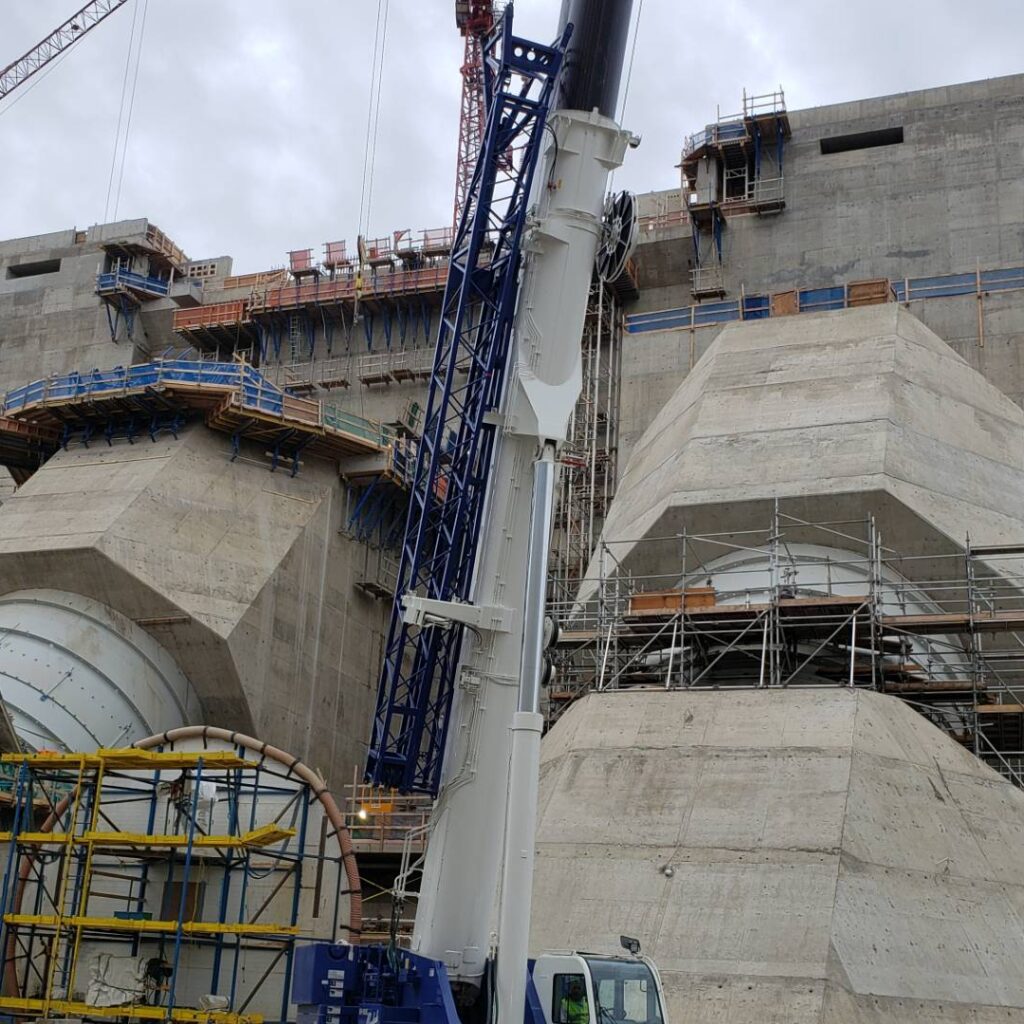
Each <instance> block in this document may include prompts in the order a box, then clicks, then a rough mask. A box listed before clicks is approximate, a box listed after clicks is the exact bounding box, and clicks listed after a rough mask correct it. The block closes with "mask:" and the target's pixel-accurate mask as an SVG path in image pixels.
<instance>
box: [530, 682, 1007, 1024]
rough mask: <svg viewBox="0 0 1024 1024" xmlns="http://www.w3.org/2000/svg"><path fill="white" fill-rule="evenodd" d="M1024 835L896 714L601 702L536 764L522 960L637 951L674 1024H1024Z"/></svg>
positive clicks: (633, 697)
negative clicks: (630, 945) (532, 916)
mask: <svg viewBox="0 0 1024 1024" xmlns="http://www.w3.org/2000/svg"><path fill="white" fill-rule="evenodd" d="M1022 828H1024V797H1022V794H1021V793H1020V791H1019V789H1017V788H1016V787H1014V786H1013V785H1012V784H1011V783H1010V782H1008V781H1006V780H1005V779H1001V778H1000V777H999V776H997V775H996V774H995V773H994V772H992V771H991V770H990V769H989V768H987V767H985V766H984V765H982V764H980V763H979V761H978V759H977V758H975V757H974V756H973V755H972V754H970V753H968V752H967V751H965V750H964V749H963V748H962V747H961V746H959V745H958V744H956V743H954V742H953V741H952V740H950V739H948V738H947V737H945V736H943V735H941V734H940V733H939V731H938V730H937V729H935V728H934V726H932V725H930V724H929V723H927V722H926V721H924V720H923V719H922V718H921V716H920V715H917V714H915V712H914V711H912V710H911V709H910V708H909V707H907V706H906V705H905V704H903V703H902V702H900V701H898V700H896V699H894V698H891V697H885V696H882V695H880V694H876V693H872V692H867V691H862V690H850V689H832V690H827V691H823V690H820V689H816V690H785V691H779V690H776V691H772V692H769V693H761V692H755V691H745V692H717V693H711V692H701V693H693V692H691V693H664V692H662V693H636V692H632V693H630V692H622V691H620V692H616V693H610V694H607V695H591V696H588V697H586V698H584V699H583V700H582V701H581V702H580V703H579V704H577V705H576V706H575V707H573V708H572V710H571V711H569V712H568V713H567V714H566V715H565V717H564V718H563V719H562V720H561V721H560V722H559V723H558V725H557V726H556V727H555V728H554V729H553V730H552V732H551V733H550V735H549V736H548V739H547V743H546V745H545V748H544V764H543V794H542V803H541V811H540V832H539V836H538V844H539V847H538V853H539V860H538V878H537V886H536V897H537V899H538V901H539V903H540V905H541V906H542V907H545V908H548V909H547V910H546V911H545V912H544V913H542V914H541V915H540V916H539V918H538V920H537V921H536V923H535V926H534V931H533V937H534V942H535V944H536V946H537V948H541V947H544V948H559V947H562V946H564V945H565V944H566V942H567V941H568V937H569V936H573V937H574V941H577V942H582V943H584V944H585V945H586V947H587V948H604V947H606V946H607V945H608V942H609V939H610V938H611V937H612V936H617V935H618V934H619V933H620V932H625V933H627V934H635V935H644V936H646V937H647V939H646V941H647V949H648V952H649V953H650V954H651V956H652V957H654V959H655V960H656V961H657V962H658V964H659V967H660V970H661V972H662V977H663V979H664V981H665V985H666V990H667V993H668V998H669V1006H668V1015H669V1019H670V1020H672V1021H678V1022H686V1024H689V1022H691V1021H702V1022H704V1021H707V1022H711V1021H728V1022H730V1024H756V1022H761V1024H783V1022H786V1024H803V1022H805V1021H806V1022H808V1024H809V1022H812V1021H813V1022H819V1021H835V1022H840V1021H841V1022H844V1024H845V1022H854V1021H856V1022H858V1024H859V1022H867V1021H870V1022H872V1024H882V1022H889V1021H891V1022H893V1024H897V1022H898V1024H925V1022H928V1024H934V1022H943V1024H953V1022H956V1024H961V1022H964V1024H966V1022H968V1021H971V1022H974V1021H977V1022H982V1021H983V1022H985V1024H990V1022H992V1024H994V1022H995V1021H1007V1020H1012V1021H1019V1020H1024V986H1022V984H1021V978H1020V972H1019V971H1018V970H1017V964H1018V962H1019V956H1020V946H1021V919H1020V914H1021V895H1022V894H1021V883H1020V877H1019V870H1018V869H1019V863H1020V860H1019V856H1018V852H1017V851H1018V846H1019V839H1020V834H1021V830H1022ZM575 937H580V938H575Z"/></svg>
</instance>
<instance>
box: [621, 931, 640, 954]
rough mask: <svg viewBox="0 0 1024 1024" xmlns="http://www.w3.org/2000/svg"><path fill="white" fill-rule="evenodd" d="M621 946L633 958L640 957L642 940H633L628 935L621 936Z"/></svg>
mask: <svg viewBox="0 0 1024 1024" xmlns="http://www.w3.org/2000/svg"><path fill="white" fill-rule="evenodd" d="M619 945H621V946H622V948H623V949H624V950H626V952H627V953H629V954H630V955H631V956H639V955H640V940H639V939H631V938H630V937H629V936H628V935H620V936H619Z"/></svg>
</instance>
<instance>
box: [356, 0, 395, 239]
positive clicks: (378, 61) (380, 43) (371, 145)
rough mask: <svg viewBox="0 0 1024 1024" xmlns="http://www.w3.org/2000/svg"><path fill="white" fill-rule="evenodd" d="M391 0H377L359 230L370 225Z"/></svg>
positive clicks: (361, 231)
mask: <svg viewBox="0 0 1024 1024" xmlns="http://www.w3.org/2000/svg"><path fill="white" fill-rule="evenodd" d="M390 6H391V4H390V0H377V24H376V28H375V32H374V39H373V61H372V65H371V69H370V96H369V101H368V104H367V111H366V142H365V146H364V149H363V182H362V191H361V194H360V198H359V233H360V234H361V235H365V234H366V233H367V231H368V229H369V225H370V208H371V205H372V203H373V178H374V163H375V160H376V154H377V136H378V132H379V128H380V104H381V92H382V91H383V78H384V49H385V46H386V44H387V32H388V13H389V10H390Z"/></svg>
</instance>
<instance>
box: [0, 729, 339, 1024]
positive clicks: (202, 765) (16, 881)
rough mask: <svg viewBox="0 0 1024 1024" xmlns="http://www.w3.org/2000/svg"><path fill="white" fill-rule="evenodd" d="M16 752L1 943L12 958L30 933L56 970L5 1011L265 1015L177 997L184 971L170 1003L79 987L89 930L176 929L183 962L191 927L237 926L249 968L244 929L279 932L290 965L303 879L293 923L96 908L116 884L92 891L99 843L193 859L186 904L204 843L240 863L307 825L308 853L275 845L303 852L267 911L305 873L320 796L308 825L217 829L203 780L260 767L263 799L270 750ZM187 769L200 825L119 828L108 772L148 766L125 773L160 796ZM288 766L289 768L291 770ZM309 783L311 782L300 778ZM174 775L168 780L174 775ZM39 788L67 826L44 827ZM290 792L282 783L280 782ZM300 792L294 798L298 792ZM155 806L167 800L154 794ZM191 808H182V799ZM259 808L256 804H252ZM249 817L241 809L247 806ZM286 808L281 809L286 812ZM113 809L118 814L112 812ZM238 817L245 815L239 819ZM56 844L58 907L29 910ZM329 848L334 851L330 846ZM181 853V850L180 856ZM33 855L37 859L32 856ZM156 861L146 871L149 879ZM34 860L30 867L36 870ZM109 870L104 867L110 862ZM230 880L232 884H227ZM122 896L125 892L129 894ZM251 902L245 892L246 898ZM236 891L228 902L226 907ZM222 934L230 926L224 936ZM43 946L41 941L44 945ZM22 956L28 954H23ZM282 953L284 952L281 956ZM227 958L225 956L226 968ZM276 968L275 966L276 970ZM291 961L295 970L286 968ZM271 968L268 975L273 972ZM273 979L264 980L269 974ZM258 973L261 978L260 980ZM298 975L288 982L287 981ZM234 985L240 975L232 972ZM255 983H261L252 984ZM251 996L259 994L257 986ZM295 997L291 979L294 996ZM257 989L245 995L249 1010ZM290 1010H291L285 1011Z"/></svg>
mask: <svg viewBox="0 0 1024 1024" xmlns="http://www.w3.org/2000/svg"><path fill="white" fill-rule="evenodd" d="M0 761H2V762H3V763H4V764H10V765H13V766H16V767H17V769H18V772H17V781H16V784H15V796H14V800H13V801H12V806H13V818H14V823H13V827H12V828H11V829H10V830H9V831H6V832H0V842H3V843H6V844H7V870H6V873H5V875H4V878H3V887H2V890H0V949H2V950H3V955H4V962H5V966H6V965H7V964H8V963H10V961H11V951H12V949H16V948H17V947H18V945H19V943H21V944H22V946H23V948H24V949H25V950H26V951H25V953H24V956H25V958H26V959H29V960H31V957H32V949H33V948H36V949H39V950H40V952H43V951H45V960H46V967H45V975H40V973H39V971H38V969H36V974H37V976H39V977H41V978H42V980H43V988H42V996H41V998H28V997H27V996H23V995H18V996H12V995H4V996H0V1012H8V1013H17V1014H20V1015H32V1016H39V1017H42V1018H51V1017H55V1016H56V1017H59V1016H68V1017H85V1016H88V1017H90V1018H106V1019H111V1020H120V1019H124V1018H134V1019H139V1020H169V1021H184V1022H200V1021H202V1022H209V1024H260V1022H261V1021H262V1016H261V1015H259V1014H252V1013H249V1014H246V1013H244V1012H240V1011H235V1010H234V1009H231V1008H229V1009H227V1010H203V1009H198V1008H193V1007H182V1006H176V1005H174V983H173V981H174V980H176V979H175V978H174V975H172V981H171V983H170V985H169V991H170V995H169V998H168V1005H156V1006H154V1005H150V1004H146V1003H134V1002H133V1003H131V1004H126V1005H123V1006H113V1007H108V1006H93V1005H91V1004H89V1003H87V1002H84V1001H82V1000H80V999H75V998H73V996H74V993H75V980H76V975H77V972H78V967H79V960H80V957H81V953H82V942H83V937H86V936H87V937H89V938H96V937H99V936H103V935H110V936H114V935H119V934H120V935H134V936H147V935H148V936H174V940H175V945H174V949H175V952H174V967H173V970H174V972H175V973H176V972H177V970H178V967H179V964H180V960H179V954H180V949H181V942H182V940H183V939H189V940H191V941H195V940H196V939H199V938H201V937H207V938H211V937H212V938H218V937H224V936H234V937H235V945H234V947H230V946H229V947H225V948H227V949H228V950H230V949H231V948H234V949H235V955H236V965H235V970H236V971H237V956H238V950H239V949H240V948H241V947H240V945H239V940H240V939H241V938H242V937H248V938H251V939H255V940H257V941H258V942H260V943H261V944H264V943H270V944H271V945H272V947H274V948H279V949H280V950H281V951H282V953H283V952H287V953H288V961H287V962H288V965H289V966H290V960H291V956H290V950H291V947H292V944H293V943H294V940H295V938H296V936H297V935H298V934H299V929H298V926H297V923H296V920H295V916H296V914H297V908H298V896H297V893H298V888H296V890H295V896H294V898H293V901H292V918H293V919H292V921H291V923H289V924H279V923H271V922H267V923H263V922H259V921H256V920H251V921H228V920H218V921H196V920H192V921H186V920H183V919H182V917H183V916H184V915H183V914H182V913H181V911H180V910H179V918H178V919H177V920H173V919H172V920H152V919H151V918H148V917H143V916H142V914H141V912H139V913H138V915H136V914H134V913H126V914H125V916H123V917H121V916H115V917H111V916H95V915H90V914H89V913H88V905H89V899H90V895H92V896H94V897H96V898H101V897H102V898H105V899H110V898H113V897H111V894H109V893H100V892H93V891H92V876H93V871H94V867H95V865H94V858H95V856H96V855H97V854H99V855H103V854H107V853H109V854H110V855H112V856H116V857H120V858H130V859H133V860H137V861H139V862H140V863H142V864H144V865H146V864H149V863H152V862H153V861H160V860H163V861H165V862H168V863H169V864H170V865H171V867H170V872H171V875H173V869H174V868H173V866H174V865H175V864H179V863H180V864H182V865H183V874H182V880H181V882H180V883H179V884H180V886H181V893H182V895H181V905H182V906H184V903H185V899H186V891H187V886H188V878H189V871H190V868H191V865H192V854H193V851H196V850H208V851H209V850H214V851H217V852H218V853H220V854H221V855H222V858H221V859H219V860H218V864H220V865H221V866H223V867H224V870H225V872H227V871H228V865H229V854H230V852H231V851H234V853H235V856H236V857H237V858H238V859H239V862H240V863H247V862H248V857H249V855H250V854H251V853H252V852H254V851H268V848H271V847H275V846H277V845H278V844H281V843H284V844H287V843H288V842H289V841H290V840H292V839H293V838H296V837H298V845H297V855H292V854H289V856H288V857H287V858H286V857H284V856H283V851H273V850H270V851H269V852H268V856H271V857H275V856H276V857H277V858H278V859H279V860H281V861H285V860H294V861H295V863H294V864H292V865H291V866H290V867H287V868H279V869H278V870H282V871H284V873H285V878H283V879H282V881H281V883H280V884H279V885H278V886H277V887H276V888H275V889H274V891H273V892H272V893H271V896H270V897H268V898H267V900H266V901H265V902H264V903H263V906H261V907H260V909H259V910H257V911H256V912H255V915H254V916H255V917H259V916H260V914H262V912H263V910H264V909H265V908H266V906H267V904H268V903H269V900H270V899H271V898H272V897H273V895H274V894H276V893H277V891H278V889H279V888H280V887H281V885H283V884H284V882H285V881H286V880H287V877H288V875H289V874H291V875H294V876H295V878H294V883H293V884H294V885H295V886H296V887H297V886H298V885H300V879H301V871H300V867H301V862H302V858H303V857H304V856H305V846H304V844H305V832H306V814H307V811H308V807H309V804H310V802H311V801H310V800H308V799H297V798H296V800H295V806H296V811H295V813H296V814H297V815H300V816H301V828H300V829H298V830H297V829H295V828H288V827H283V826H281V825H280V824H278V823H277V821H275V822H273V823H271V824H267V825H262V826H259V827H250V828H249V829H248V830H245V831H243V830H242V829H241V827H238V831H237V834H216V835H212V834H211V835H206V834H203V833H202V831H201V830H199V829H197V820H196V819H197V815H196V813H195V812H196V805H197V801H198V794H199V789H200V785H199V784H200V780H201V778H202V776H203V773H204V772H216V773H228V775H229V777H232V778H234V777H235V774H236V773H242V772H250V773H251V772H255V773H256V778H255V779H253V781H252V786H251V790H250V789H249V788H246V789H245V790H244V792H245V793H246V794H247V795H248V794H249V793H251V799H252V801H253V806H254V805H255V801H256V799H257V793H258V784H259V773H260V772H261V771H263V770H266V769H265V768H264V765H263V762H262V760H261V761H250V760H247V759H246V758H245V757H242V756H240V755H239V754H236V753H232V752H230V751H220V750H201V751H179V750H172V751H168V752H161V751H151V750H136V749H133V748H132V749H113V750H112V749H100V750H98V751H97V752H96V753H95V754H79V753H73V754H70V753H53V752H46V753H41V754H4V755H2V758H0ZM167 771H171V772H180V773H182V774H183V775H187V777H188V778H189V779H190V781H191V784H192V789H191V796H190V797H189V800H190V801H191V804H192V808H191V812H190V813H186V815H185V816H186V818H187V820H188V830H187V831H186V832H175V833H169V834H158V833H157V832H155V831H152V832H128V831H118V830H117V829H116V827H114V828H109V827H107V826H108V825H110V821H109V818H107V816H106V815H105V814H104V813H103V809H102V805H103V787H104V784H105V782H106V781H107V779H108V777H110V776H112V775H113V776H115V777H116V776H117V775H118V774H120V773H126V772H127V773H133V772H145V773H152V774H151V775H149V774H147V776H146V777H143V776H139V775H131V776H125V778H130V779H131V781H132V783H133V785H132V789H135V788H136V787H137V788H138V791H139V793H140V794H142V795H140V797H139V798H138V799H140V800H141V799H144V798H148V799H150V800H152V801H156V800H157V799H158V792H159V789H160V786H161V785H162V784H161V782H160V778H161V773H162V772H167ZM280 777H284V776H280ZM289 783H290V785H291V786H295V787H297V788H296V792H297V794H300V795H301V793H302V790H303V789H305V788H308V787H305V786H304V785H302V784H300V783H298V781H297V780H295V779H290V780H289ZM164 784H165V783H164ZM39 792H42V793H43V794H44V802H45V803H46V804H48V805H49V806H50V808H51V809H52V811H53V815H52V817H54V818H56V819H57V821H56V822H55V827H56V828H59V829H60V830H59V831H55V832H47V831H39V830H38V829H37V828H35V813H36V812H37V811H38V805H39V799H38V795H39ZM278 792H281V791H280V790H278ZM59 793H60V794H63V803H64V807H63V808H60V806H59V804H58V801H57V799H56V797H57V795H58V794H59ZM291 802H292V801H289V803H291ZM152 806H153V807H155V806H156V804H155V803H154V804H153V805H152ZM179 810H180V809H179ZM251 813H252V814H253V815H254V814H255V811H254V810H253V811H252V812H251ZM236 817H237V811H236ZM279 817H280V815H279ZM101 819H106V820H105V821H103V820H101ZM154 821H155V812H153V813H151V814H150V824H151V827H152V825H153V822H154ZM236 825H237V821H236ZM44 850H45V852H46V855H47V856H48V857H50V858H56V859H57V860H59V862H60V868H59V870H58V872H57V878H56V883H55V885H54V886H53V891H52V894H48V895H47V901H48V902H49V903H51V904H52V906H53V911H54V912H53V913H22V912H20V900H21V895H20V893H21V890H19V889H18V887H19V886H23V885H24V882H25V879H27V878H29V877H30V876H31V875H32V873H33V872H35V878H34V879H33V882H34V883H35V884H36V885H37V886H38V887H39V893H38V894H37V902H38V899H39V896H40V894H41V893H42V892H43V891H44V889H43V884H44V876H43V872H42V870H41V869H40V868H39V866H38V860H39V857H40V855H41V853H42V852H43V851H44ZM318 856H319V857H321V858H322V856H323V855H322V854H320V855H318ZM168 859H170V860H168ZM26 865H27V867H26ZM146 870H147V868H146V867H143V874H142V876H141V877H140V881H142V883H143V885H145V882H146V879H147V877H148V876H147V875H146ZM26 872H27V873H26ZM100 873H101V874H102V873H103V872H102V871H101V872H100ZM224 891H225V892H226V890H224ZM116 898H121V897H120V896H118V897H116ZM123 899H124V900H125V901H126V902H127V903H128V904H132V903H139V906H140V907H141V906H142V904H141V902H140V900H141V897H138V896H135V895H133V893H132V890H131V888H129V890H128V892H127V893H125V894H124V896H123ZM239 905H240V906H244V901H243V902H242V903H240V904H239ZM225 906H226V903H225V902H224V901H223V900H222V902H221V911H220V912H221V913H222V914H223V911H224V907H225ZM19 929H23V930H24V931H26V932H27V933H28V934H29V936H30V939H29V945H28V946H25V945H24V943H22V942H21V939H20V937H19ZM218 943H219V938H218ZM40 947H41V948H40ZM220 951H221V947H220V945H219V944H218V946H217V951H216V953H215V962H219V956H220ZM15 959H17V958H15ZM275 962H276V961H275ZM215 970H217V968H215ZM269 973H270V972H269V970H268V972H267V974H269ZM287 973H290V972H286V974H287ZM266 976H267V975H266V974H265V975H264V978H265V977H266ZM262 980H263V979H261V981H260V982H259V983H258V985H259V984H262ZM258 985H257V988H258ZM286 986H287V983H286ZM232 993H234V982H232ZM252 994H255V993H252ZM249 998H251V995H250V997H249ZM286 999H287V987H285V991H284V996H283V1000H282V1003H283V1004H284V1000H286ZM246 1005H248V1001H246V1003H245V1004H243V1005H242V1007H241V1010H242V1011H244V1009H245V1006H246ZM282 1016H283V1013H282Z"/></svg>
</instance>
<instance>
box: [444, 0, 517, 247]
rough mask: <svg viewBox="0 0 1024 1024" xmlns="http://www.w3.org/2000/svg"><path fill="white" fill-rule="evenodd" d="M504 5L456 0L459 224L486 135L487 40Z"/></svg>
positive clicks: (456, 221) (487, 0)
mask: <svg viewBox="0 0 1024 1024" xmlns="http://www.w3.org/2000/svg"><path fill="white" fill-rule="evenodd" d="M503 6H504V3H503V2H501V0H455V24H456V25H457V26H458V29H459V32H460V33H461V35H462V38H463V40H464V41H465V56H464V58H463V61H462V111H461V116H460V118H459V154H458V165H457V166H456V168H455V216H454V220H453V224H454V226H455V228H458V226H459V218H460V217H461V216H462V210H463V207H464V206H465V205H466V197H467V196H468V195H469V188H470V185H471V183H472V181H473V170H474V168H475V167H476V162H477V158H478V157H479V155H480V143H481V140H482V139H483V137H484V125H485V123H486V116H487V115H486V111H485V110H484V77H483V76H484V58H483V52H484V51H483V40H484V39H485V38H486V37H487V35H488V33H489V32H490V31H491V29H492V28H494V21H495V18H496V17H497V16H498V14H499V13H500V9H501V8H502V7H503Z"/></svg>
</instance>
